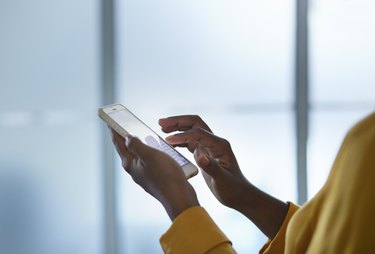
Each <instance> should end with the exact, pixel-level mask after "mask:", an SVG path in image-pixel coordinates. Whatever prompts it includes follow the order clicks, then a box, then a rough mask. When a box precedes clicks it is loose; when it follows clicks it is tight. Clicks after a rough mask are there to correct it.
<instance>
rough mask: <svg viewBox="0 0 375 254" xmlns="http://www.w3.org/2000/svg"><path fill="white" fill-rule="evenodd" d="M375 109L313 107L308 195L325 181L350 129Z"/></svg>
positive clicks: (317, 189) (309, 147) (309, 145)
mask: <svg viewBox="0 0 375 254" xmlns="http://www.w3.org/2000/svg"><path fill="white" fill-rule="evenodd" d="M371 111H372V110H371V109H368V110H352V111H312V112H311V120H310V136H309V142H308V165H307V166H308V178H307V179H308V195H309V198H311V197H313V196H314V195H315V194H316V193H317V192H318V191H319V190H320V188H321V187H322V186H323V184H324V183H325V181H326V179H327V177H328V174H329V172H330V169H331V166H332V164H333V161H334V159H335V158H336V155H337V152H338V150H339V148H340V146H341V144H342V141H343V140H344V137H345V135H346V133H347V132H348V130H349V129H350V128H351V127H352V126H353V125H354V124H355V123H356V122H357V121H359V120H360V119H362V118H364V117H365V116H366V115H367V114H369V113H370V112H371Z"/></svg>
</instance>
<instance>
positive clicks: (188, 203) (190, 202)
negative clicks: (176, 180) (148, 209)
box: [161, 184, 199, 221]
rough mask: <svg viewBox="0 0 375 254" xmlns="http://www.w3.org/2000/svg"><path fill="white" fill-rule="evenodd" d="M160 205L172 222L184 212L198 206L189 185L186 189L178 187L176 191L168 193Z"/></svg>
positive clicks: (194, 194)
mask: <svg viewBox="0 0 375 254" xmlns="http://www.w3.org/2000/svg"><path fill="white" fill-rule="evenodd" d="M161 203H162V205H163V206H164V209H165V210H166V212H167V213H168V216H169V218H170V219H171V220H172V221H174V220H175V218H176V217H177V216H178V215H180V214H181V213H183V212H184V211H185V210H187V209H189V208H191V207H194V206H199V202H198V199H197V196H196V193H195V191H194V189H193V187H192V186H191V185H190V184H189V185H188V186H186V188H181V187H180V188H179V189H177V191H175V192H172V193H169V194H168V195H167V196H166V197H165V198H164V199H163V200H161Z"/></svg>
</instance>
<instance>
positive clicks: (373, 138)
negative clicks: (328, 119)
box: [346, 112, 375, 146]
mask: <svg viewBox="0 0 375 254" xmlns="http://www.w3.org/2000/svg"><path fill="white" fill-rule="evenodd" d="M346 139H348V140H350V141H351V142H353V141H355V142H356V143H357V142H361V143H362V144H363V145H370V146H375V112H372V113H371V114H370V115H368V116H367V117H365V118H364V119H362V120H360V121H359V122H358V123H356V124H355V125H354V126H353V127H352V128H351V129H350V130H349V132H348V134H347V136H346Z"/></svg>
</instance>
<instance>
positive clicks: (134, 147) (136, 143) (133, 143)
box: [125, 135, 152, 159]
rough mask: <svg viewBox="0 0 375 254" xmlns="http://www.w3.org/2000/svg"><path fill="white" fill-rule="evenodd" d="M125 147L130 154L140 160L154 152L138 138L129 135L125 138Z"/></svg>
mask: <svg viewBox="0 0 375 254" xmlns="http://www.w3.org/2000/svg"><path fill="white" fill-rule="evenodd" d="M125 145H126V148H127V149H128V151H129V152H131V153H132V154H134V155H136V156H138V157H139V158H141V159H142V158H144V157H147V155H149V153H150V152H152V148H151V147H149V146H148V145H145V144H144V143H142V141H140V140H139V139H138V138H136V137H133V136H131V135H128V136H126V137H125Z"/></svg>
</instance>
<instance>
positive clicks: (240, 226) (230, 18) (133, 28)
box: [116, 0, 295, 253]
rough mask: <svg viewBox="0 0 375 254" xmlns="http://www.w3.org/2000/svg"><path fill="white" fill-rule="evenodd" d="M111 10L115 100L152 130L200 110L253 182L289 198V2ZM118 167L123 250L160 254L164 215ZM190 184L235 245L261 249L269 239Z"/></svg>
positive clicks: (201, 186)
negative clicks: (164, 120) (115, 62)
mask: <svg viewBox="0 0 375 254" xmlns="http://www.w3.org/2000/svg"><path fill="white" fill-rule="evenodd" d="M117 7H118V8H117V11H118V12H117V17H118V20H117V23H116V27H117V34H118V35H119V36H118V38H117V46H118V47H117V52H118V54H117V55H118V70H117V73H118V77H117V81H118V84H119V87H118V91H119V97H118V98H119V101H122V102H124V104H126V105H127V106H128V107H129V108H130V110H132V111H133V112H134V113H135V114H137V115H138V116H139V117H140V118H141V119H142V120H144V121H145V122H146V123H147V124H148V125H149V126H150V127H151V128H154V129H155V130H159V126H158V125H157V119H158V118H159V117H164V116H170V115H175V114H184V113H188V114H200V115H202V117H204V118H205V120H206V121H207V122H208V123H209V124H210V125H211V126H212V128H213V130H215V133H217V134H218V135H221V136H223V137H225V138H227V139H228V140H230V141H231V142H232V145H233V149H234V150H235V152H236V154H237V156H238V160H239V162H240V164H241V166H242V169H243V171H244V173H245V175H246V176H247V177H249V179H250V180H251V181H252V182H253V183H254V184H256V185H258V186H259V187H260V188H263V189H264V190H266V191H268V192H270V193H272V194H275V195H276V194H277V197H279V198H281V199H284V200H290V199H292V200H293V199H294V198H295V174H294V170H295V168H294V143H293V142H294V138H293V137H294V135H293V133H292V130H293V125H292V121H293V120H292V113H291V112H290V105H291V102H292V94H293V93H292V92H291V89H292V78H291V74H292V69H293V68H292V60H293V59H292V58H291V56H292V55H293V54H292V45H293V43H292V40H293V37H294V36H293V27H294V26H293V15H294V1H289V0H284V1H277V0H266V1H258V0H252V1H241V0H239V1H219V2H218V1H211V0H210V1H203V2H202V1H197V0H193V1H170V0H162V1H157V2H146V1H145V0H140V1H138V0H137V1H134V0H126V1H117ZM275 126H277V128H276V129H275V128H274V127H275ZM162 136H163V135H162ZM182 152H183V153H184V151H182ZM185 155H187V157H188V158H190V159H192V156H191V155H189V154H187V153H185ZM276 165H277V167H276ZM119 172H122V170H120V169H119ZM119 174H120V176H119V177H118V179H119V189H118V193H119V194H118V200H119V212H118V214H119V217H120V221H121V224H120V225H121V228H120V232H121V235H120V239H126V240H125V241H123V242H120V245H121V246H120V251H121V252H122V253H161V248H160V246H159V237H160V236H161V234H162V233H163V232H164V231H165V230H166V229H167V228H168V227H169V226H170V221H169V219H168V217H167V215H166V213H165V212H164V210H163V209H162V207H161V206H160V205H159V204H158V203H157V202H156V201H154V200H153V199H152V198H150V197H148V195H147V194H146V193H144V191H143V190H141V189H140V188H139V187H138V186H136V185H135V184H134V183H133V182H132V181H131V179H130V178H129V177H128V176H124V174H123V173H119ZM274 179H278V182H275V180H274ZM191 183H192V184H193V185H194V187H195V189H196V190H197V192H198V193H199V198H200V202H201V203H202V205H203V206H204V207H205V208H206V209H207V210H208V211H209V212H210V214H211V215H212V217H213V218H214V219H215V221H216V222H217V223H218V224H219V226H220V227H221V228H222V229H223V230H224V231H225V232H226V233H227V235H228V236H229V237H230V238H231V240H232V241H233V243H234V247H235V248H236V249H237V251H238V252H239V253H256V252H257V251H259V249H260V247H261V246H262V244H263V243H264V242H265V237H264V236H262V234H261V233H260V232H259V231H258V230H257V229H256V228H255V226H254V225H253V224H252V223H251V222H249V221H248V220H247V219H244V217H243V216H241V215H239V214H238V213H236V212H235V211H233V210H230V209H227V208H225V207H223V206H222V205H220V204H219V203H218V202H217V201H216V200H215V199H214V197H213V196H212V194H211V193H210V192H209V190H208V189H207V187H206V184H205V183H204V182H203V179H202V177H201V176H197V177H194V178H193V179H191ZM233 225H235V227H233ZM145 242H147V244H144V243H145Z"/></svg>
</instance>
